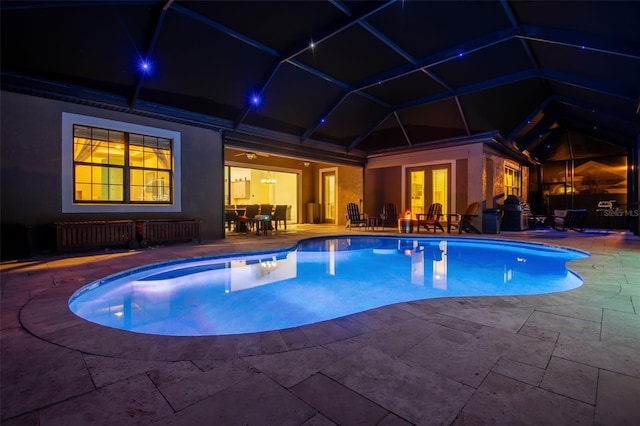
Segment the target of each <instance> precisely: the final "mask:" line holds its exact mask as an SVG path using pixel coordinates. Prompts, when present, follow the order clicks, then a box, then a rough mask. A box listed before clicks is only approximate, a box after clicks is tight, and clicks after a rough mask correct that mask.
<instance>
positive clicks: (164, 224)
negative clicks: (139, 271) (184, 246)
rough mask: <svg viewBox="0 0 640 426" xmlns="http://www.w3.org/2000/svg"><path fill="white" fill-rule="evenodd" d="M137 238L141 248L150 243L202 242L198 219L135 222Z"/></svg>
mask: <svg viewBox="0 0 640 426" xmlns="http://www.w3.org/2000/svg"><path fill="white" fill-rule="evenodd" d="M136 231H137V237H138V240H139V241H140V246H141V247H148V246H149V244H150V243H165V242H171V241H197V242H198V244H200V243H201V242H202V239H201V236H200V219H184V220H180V219H176V220H171V219H154V220H138V221H136Z"/></svg>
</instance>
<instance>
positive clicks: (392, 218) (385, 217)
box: [380, 203, 398, 229]
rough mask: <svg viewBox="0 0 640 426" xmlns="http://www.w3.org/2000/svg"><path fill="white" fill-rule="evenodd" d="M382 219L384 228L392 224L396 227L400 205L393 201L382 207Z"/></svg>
mask: <svg viewBox="0 0 640 426" xmlns="http://www.w3.org/2000/svg"><path fill="white" fill-rule="evenodd" d="M380 221H381V224H382V229H384V227H385V226H391V227H392V228H395V227H397V226H398V206H396V205H395V204H393V203H387V204H385V205H384V206H383V207H382V213H380Z"/></svg>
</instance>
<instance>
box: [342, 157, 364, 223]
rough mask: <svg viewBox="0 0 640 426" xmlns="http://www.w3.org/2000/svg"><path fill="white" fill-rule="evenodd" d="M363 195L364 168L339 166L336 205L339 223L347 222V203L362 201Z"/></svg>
mask: <svg viewBox="0 0 640 426" xmlns="http://www.w3.org/2000/svg"><path fill="white" fill-rule="evenodd" d="M363 195H364V173H363V170H362V168H360V167H349V166H338V202H337V206H336V208H337V219H338V225H345V224H346V223H347V218H346V213H347V203H351V202H353V203H360V200H361V199H362V197H363ZM358 205H360V204H358ZM362 213H364V212H362Z"/></svg>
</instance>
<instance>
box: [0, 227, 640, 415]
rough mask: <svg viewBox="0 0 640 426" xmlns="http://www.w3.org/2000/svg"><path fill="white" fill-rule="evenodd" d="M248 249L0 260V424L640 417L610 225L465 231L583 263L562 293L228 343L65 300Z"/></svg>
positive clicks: (281, 242) (631, 309)
mask: <svg viewBox="0 0 640 426" xmlns="http://www.w3.org/2000/svg"><path fill="white" fill-rule="evenodd" d="M348 232H349V231H345V230H344V229H342V228H340V227H333V226H326V225H297V226H290V227H288V230H287V231H286V232H277V233H275V232H274V233H273V234H271V235H270V236H268V237H263V238H260V240H259V241H260V243H261V247H260V249H264V250H267V249H270V248H282V247H292V246H293V245H295V242H296V241H298V240H299V239H302V238H307V237H316V236H328V235H339V234H345V233H348ZM359 232H360V231H359ZM352 234H354V235H355V234H356V232H352ZM365 234H367V235H393V234H391V233H387V232H380V231H378V232H366V233H365ZM420 237H421V238H423V237H428V238H442V234H437V235H436V236H435V237H432V236H430V235H429V236H424V235H420ZM448 237H449V236H448ZM450 237H451V238H468V236H464V235H463V236H458V235H457V234H455V235H454V234H452V235H451V236H450ZM256 238H257V237H255V235H253V234H252V235H246V236H245V235H236V234H231V235H229V236H228V238H226V239H225V240H223V241H212V242H206V243H204V244H201V245H190V244H186V245H175V246H167V247H154V248H150V249H145V250H142V249H141V250H134V251H127V250H122V251H118V250H112V251H109V252H94V253H85V254H83V253H78V254H75V255H67V256H58V255H43V256H41V257H39V258H36V259H29V260H25V261H18V262H6V263H2V264H0V277H1V285H2V304H1V306H0V314H1V316H2V317H1V320H2V323H1V327H2V330H1V336H0V337H1V342H0V343H1V351H2V352H1V360H0V362H1V383H0V387H1V395H0V396H1V398H0V399H1V415H0V422H1V423H2V424H3V425H8V426H13V425H65V426H66V425H74V426H75V425H83V424H87V425H94V424H117V425H119V426H124V425H142V424H145V425H146V424H158V425H163V424H167V425H187V426H191V425H198V424H216V425H236V424H237V425H259V426H262V425H296V426H297V425H305V426H329V425H348V424H354V425H365V424H372V425H374V424H375V425H381V426H394V425H398V426H400V425H411V424H428V425H431V424H449V425H455V426H464V425H475V426H479V425H495V424H523V425H538V424H574V423H575V424H586V425H626V424H629V425H637V424H640V404H638V401H639V399H638V395H640V302H639V301H640V272H638V271H639V269H638V266H637V265H638V264H640V238H638V237H637V236H632V235H629V234H625V233H622V232H600V231H598V232H590V231H589V230H587V231H586V232H584V233H576V232H566V233H560V232H555V231H550V230H547V231H545V230H542V231H525V232H515V233H502V234H500V235H480V236H473V238H489V239H503V238H504V239H508V240H524V241H533V242H538V243H547V244H553V245H560V246H569V247H572V248H576V249H579V250H584V251H587V252H590V253H592V256H591V257H588V258H585V259H579V260H576V261H573V262H570V264H569V267H570V268H571V269H573V270H574V271H575V272H576V273H577V274H579V275H580V276H581V277H582V278H583V279H584V285H583V286H581V287H579V288H576V289H574V290H571V291H566V292H561V293H553V294H544V295H531V296H505V297H493V296H492V297H478V298H465V297H455V298H441V299H430V300H418V301H413V302H408V303H401V304H396V305H392V306H386V307H381V308H377V309H373V310H370V311H367V312H361V313H357V314H354V315H349V316H346V317H343V318H338V319H335V320H330V321H323V322H321V323H316V324H309V325H305V326H301V327H295V328H290V329H286V330H278V331H270V332H264V333H253V334H245V335H230V336H200V337H170V336H154V335H143V334H136V333H129V332H125V331H121V330H116V329H110V328H106V327H102V326H99V325H96V324H92V323H89V322H87V321H84V320H82V319H80V318H78V317H76V316H75V315H73V314H72V313H71V312H70V311H69V310H68V307H67V301H68V299H69V297H70V296H71V294H73V292H74V291H76V290H77V289H79V288H80V287H82V286H83V285H84V284H86V283H88V282H90V281H92V280H94V279H96V278H98V277H104V276H107V275H110V274H114V273H116V272H119V271H122V270H125V269H127V268H132V267H136V266H141V265H144V264H147V263H155V262H160V261H164V260H171V259H178V258H185V257H194V256H205V255H212V254H217V253H232V252H237V251H250V250H255V242H256V241H257V239H256Z"/></svg>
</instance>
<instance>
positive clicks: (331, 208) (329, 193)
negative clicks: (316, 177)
mask: <svg viewBox="0 0 640 426" xmlns="http://www.w3.org/2000/svg"><path fill="white" fill-rule="evenodd" d="M322 211H323V212H324V222H328V223H336V174H335V172H326V173H322Z"/></svg>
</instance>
